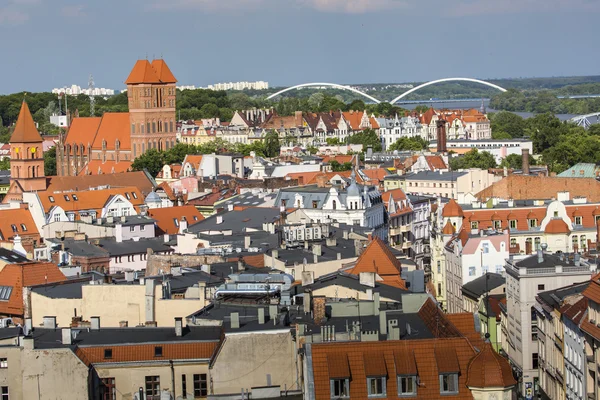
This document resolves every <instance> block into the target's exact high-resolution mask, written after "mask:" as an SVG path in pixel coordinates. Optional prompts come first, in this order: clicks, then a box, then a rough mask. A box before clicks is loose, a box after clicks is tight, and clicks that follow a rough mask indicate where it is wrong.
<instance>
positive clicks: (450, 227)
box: [442, 221, 456, 235]
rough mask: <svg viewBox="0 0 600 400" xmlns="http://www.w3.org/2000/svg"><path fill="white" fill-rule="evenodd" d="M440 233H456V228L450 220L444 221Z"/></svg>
mask: <svg viewBox="0 0 600 400" xmlns="http://www.w3.org/2000/svg"><path fill="white" fill-rule="evenodd" d="M442 233H443V234H444V235H454V234H455V233H456V229H455V228H454V225H452V224H451V223H450V221H448V222H446V225H445V226H444V229H442Z"/></svg>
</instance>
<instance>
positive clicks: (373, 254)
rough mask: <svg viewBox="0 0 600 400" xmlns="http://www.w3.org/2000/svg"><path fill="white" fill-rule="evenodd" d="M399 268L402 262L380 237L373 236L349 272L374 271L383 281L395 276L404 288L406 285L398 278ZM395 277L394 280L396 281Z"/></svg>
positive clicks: (400, 268) (357, 273) (355, 273)
mask: <svg viewBox="0 0 600 400" xmlns="http://www.w3.org/2000/svg"><path fill="white" fill-rule="evenodd" d="M401 270H402V264H401V263H400V261H399V260H398V259H397V258H396V257H395V256H394V255H393V254H392V251H391V250H390V248H389V247H388V246H387V245H386V244H385V243H383V241H382V240H381V239H379V238H378V237H375V239H373V240H372V241H371V243H369V245H368V246H367V248H366V249H365V250H364V251H363V253H362V254H361V255H360V257H359V258H358V260H357V261H356V264H355V265H354V268H352V270H350V273H351V274H354V275H359V274H360V273H361V272H375V273H376V274H377V275H379V276H380V277H382V278H383V280H384V282H385V281H386V278H387V279H391V280H394V278H397V279H400V282H402V286H404V289H406V285H405V284H404V282H403V280H402V279H401V278H400V271H401ZM397 279H396V282H398V280H397Z"/></svg>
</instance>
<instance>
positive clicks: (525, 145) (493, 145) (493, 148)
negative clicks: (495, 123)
mask: <svg viewBox="0 0 600 400" xmlns="http://www.w3.org/2000/svg"><path fill="white" fill-rule="evenodd" d="M446 148H447V149H448V151H450V150H452V151H453V152H455V153H456V154H464V153H466V152H468V151H470V150H472V149H477V150H479V151H487V152H488V153H491V154H492V155H493V156H494V158H495V159H496V162H497V163H500V162H501V161H502V159H503V158H505V157H507V156H509V155H511V154H517V155H521V154H522V151H523V149H527V150H529V154H533V142H532V141H531V140H530V139H521V138H515V139H506V140H495V139H477V140H471V139H456V140H454V139H450V140H448V141H447V142H446ZM436 149H437V140H436V139H434V140H433V141H431V142H429V150H431V151H435V150H436Z"/></svg>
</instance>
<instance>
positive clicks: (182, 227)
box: [179, 218, 188, 233]
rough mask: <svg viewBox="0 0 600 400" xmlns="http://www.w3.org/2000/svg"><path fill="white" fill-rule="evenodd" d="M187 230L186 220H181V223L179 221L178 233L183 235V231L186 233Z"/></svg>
mask: <svg viewBox="0 0 600 400" xmlns="http://www.w3.org/2000/svg"><path fill="white" fill-rule="evenodd" d="M187 228H188V222H187V220H186V219H184V218H182V219H181V221H179V233H184V232H185V231H187Z"/></svg>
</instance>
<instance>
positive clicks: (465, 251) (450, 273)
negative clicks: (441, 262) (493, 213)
mask: <svg viewBox="0 0 600 400" xmlns="http://www.w3.org/2000/svg"><path fill="white" fill-rule="evenodd" d="M468 232H469V231H467V230H462V231H461V233H460V234H459V235H457V236H455V237H453V239H452V240H450V241H449V242H448V243H447V244H446V247H445V252H446V301H447V311H448V312H449V313H459V312H462V311H463V305H464V304H463V303H464V299H463V295H462V287H463V285H464V284H466V283H469V282H471V281H473V280H475V279H477V278H478V277H480V276H483V275H485V274H486V273H488V272H494V273H497V274H504V263H505V260H506V259H507V258H508V256H509V243H510V237H509V234H508V232H500V233H498V232H495V231H490V232H488V233H484V232H483V231H481V232H474V234H469V233H468Z"/></svg>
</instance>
